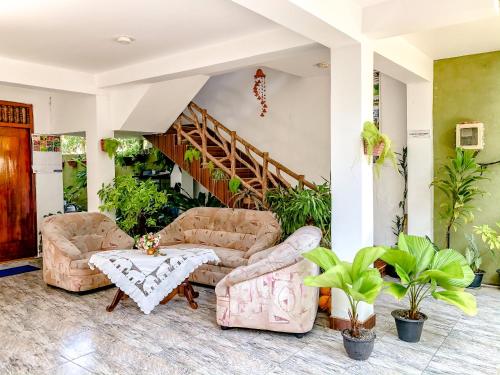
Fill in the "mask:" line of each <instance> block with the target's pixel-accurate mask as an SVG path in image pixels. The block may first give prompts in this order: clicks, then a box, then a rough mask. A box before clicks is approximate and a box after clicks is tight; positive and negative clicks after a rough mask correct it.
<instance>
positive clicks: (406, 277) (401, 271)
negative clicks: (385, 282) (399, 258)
mask: <svg viewBox="0 0 500 375" xmlns="http://www.w3.org/2000/svg"><path fill="white" fill-rule="evenodd" d="M395 269H396V273H397V274H398V276H399V278H400V279H401V283H402V284H403V285H408V284H409V283H410V281H411V280H410V276H409V275H408V273H406V271H405V270H404V269H403V267H401V266H400V265H399V264H397V263H396V266H395Z"/></svg>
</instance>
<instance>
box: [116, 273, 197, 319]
mask: <svg viewBox="0 0 500 375" xmlns="http://www.w3.org/2000/svg"><path fill="white" fill-rule="evenodd" d="M176 295H179V296H184V297H186V299H187V301H188V303H189V306H190V307H191V308H192V309H197V308H198V304H197V303H196V301H195V300H194V299H195V298H198V296H199V293H198V292H196V291H195V290H194V289H193V286H192V285H191V283H190V282H189V279H184V281H183V282H182V283H180V285H178V286H177V288H175V289H174V290H172V291H171V292H170V293H169V294H168V295H167V296H166V297H165V298H163V300H162V301H161V302H160V304H161V305H165V304H166V303H167V302H168V301H170V300H171V299H172V298H174V297H175V296H176ZM127 297H128V296H127V295H126V294H125V292H124V291H123V290H121V289H119V288H118V290H117V291H116V294H115V296H114V297H113V301H112V302H111V304H110V305H109V306H107V307H106V311H107V312H112V311H113V310H114V309H115V307H116V306H117V305H118V303H119V302H120V301H121V300H122V299H126V298H127Z"/></svg>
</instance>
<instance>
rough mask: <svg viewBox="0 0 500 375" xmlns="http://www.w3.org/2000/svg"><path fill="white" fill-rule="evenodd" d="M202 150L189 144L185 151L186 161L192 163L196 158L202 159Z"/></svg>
mask: <svg viewBox="0 0 500 375" xmlns="http://www.w3.org/2000/svg"><path fill="white" fill-rule="evenodd" d="M200 157H201V152H200V150H198V149H197V148H195V147H192V146H189V147H188V148H187V149H186V152H184V161H187V162H188V163H192V162H193V161H194V160H200Z"/></svg>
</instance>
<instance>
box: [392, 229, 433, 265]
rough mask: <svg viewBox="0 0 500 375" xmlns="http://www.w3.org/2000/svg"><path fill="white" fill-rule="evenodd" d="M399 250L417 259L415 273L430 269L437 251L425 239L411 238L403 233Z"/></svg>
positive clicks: (399, 241) (399, 240)
mask: <svg viewBox="0 0 500 375" xmlns="http://www.w3.org/2000/svg"><path fill="white" fill-rule="evenodd" d="M398 248H399V249H400V250H403V251H407V252H409V253H410V254H412V255H413V256H414V257H415V261H416V266H415V273H417V274H418V273H420V272H422V271H423V270H425V269H427V267H429V264H430V263H431V261H432V258H433V257H434V254H435V252H436V251H435V250H434V246H433V245H432V243H431V242H430V241H429V240H428V239H427V238H425V237H420V236H411V235H406V234H404V233H401V234H400V235H399V239H398Z"/></svg>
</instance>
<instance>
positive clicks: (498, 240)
mask: <svg viewBox="0 0 500 375" xmlns="http://www.w3.org/2000/svg"><path fill="white" fill-rule="evenodd" d="M496 226H497V227H498V228H499V231H498V232H497V231H496V230H495V229H493V228H491V227H490V226H489V225H487V224H483V225H477V226H474V233H476V234H478V235H479V236H480V237H481V240H482V241H483V242H484V243H485V244H486V245H487V246H488V248H489V249H490V250H500V222H499V223H496Z"/></svg>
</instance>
